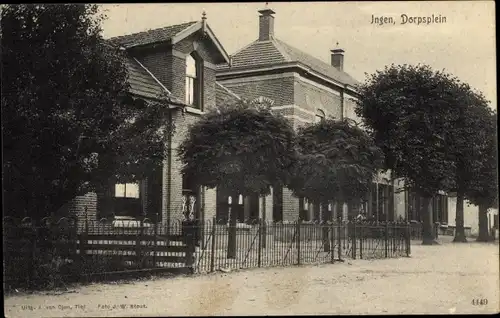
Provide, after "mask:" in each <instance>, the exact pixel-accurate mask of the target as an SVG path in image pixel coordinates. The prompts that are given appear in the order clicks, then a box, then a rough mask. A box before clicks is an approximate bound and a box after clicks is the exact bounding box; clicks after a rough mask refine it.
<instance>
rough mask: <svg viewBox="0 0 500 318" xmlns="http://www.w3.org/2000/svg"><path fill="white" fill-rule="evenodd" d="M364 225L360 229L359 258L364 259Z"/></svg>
mask: <svg viewBox="0 0 500 318" xmlns="http://www.w3.org/2000/svg"><path fill="white" fill-rule="evenodd" d="M363 232H364V231H363V224H361V226H360V227H359V258H360V259H363V238H364V236H363V234H364V233H363Z"/></svg>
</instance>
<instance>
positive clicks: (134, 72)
mask: <svg viewBox="0 0 500 318" xmlns="http://www.w3.org/2000/svg"><path fill="white" fill-rule="evenodd" d="M259 13H260V16H259V30H258V38H257V40H255V41H254V42H252V43H250V44H249V45H247V46H245V47H244V48H242V49H241V50H239V51H238V52H236V53H235V54H233V55H232V56H231V57H230V56H228V54H227V53H226V52H225V50H224V48H223V46H222V45H221V43H220V42H219V41H218V39H217V37H216V36H215V34H214V33H213V32H212V30H211V28H210V27H209V25H208V23H207V21H206V18H205V16H204V15H203V17H202V19H201V20H200V21H193V22H188V23H183V24H179V25H173V26H168V27H164V28H160V29H155V30H150V31H146V32H141V33H136V34H130V35H125V36H120V37H116V38H112V39H110V40H109V41H110V43H112V44H114V45H117V46H120V47H121V48H122V49H123V50H125V51H126V53H127V56H128V61H127V67H128V70H129V82H130V94H131V95H132V96H134V97H135V98H141V99H146V100H151V99H155V98H158V96H160V95H161V94H167V95H169V96H170V100H171V102H170V103H169V105H166V107H169V108H170V109H171V114H172V116H171V120H172V122H173V123H174V125H175V127H176V130H175V133H174V135H173V136H172V138H171V140H170V142H169V144H168V145H167V150H168V152H169V155H168V157H167V160H166V161H165V162H164V167H163V172H162V173H161V174H156V175H151V176H150V177H148V178H147V180H143V181H142V182H140V183H139V184H134V183H127V184H110V186H109V189H108V191H107V192H106V193H100V194H94V193H89V194H87V195H86V196H82V197H77V198H75V200H73V202H70V203H69V204H68V205H67V206H66V207H65V209H67V210H71V212H73V213H76V214H77V215H81V216H85V217H86V218H88V219H96V218H97V219H99V218H101V217H105V216H109V215H115V216H135V217H143V216H147V217H148V218H150V219H154V220H158V221H162V222H165V223H168V222H169V221H170V220H179V219H182V218H183V213H184V211H186V210H191V211H193V213H194V214H196V217H198V218H201V219H211V218H212V217H214V216H217V218H218V219H223V220H224V219H225V218H227V214H228V211H227V210H228V204H227V202H228V197H229V196H231V197H232V201H233V205H234V206H235V207H236V208H237V209H236V208H234V209H233V210H234V211H237V213H238V218H239V219H249V218H253V219H256V218H259V217H260V218H265V219H267V220H275V221H281V220H283V221H293V220H296V219H297V218H298V217H299V216H300V217H301V218H302V219H306V220H318V219H321V218H325V217H327V218H329V217H331V216H333V215H334V214H336V215H337V216H340V215H342V216H343V217H344V218H345V217H347V216H348V215H351V216H352V215H355V214H356V213H357V208H358V207H355V206H349V205H348V204H343V205H342V206H338V207H336V206H335V204H333V205H332V204H330V205H328V206H327V205H325V206H323V207H320V206H313V205H311V204H308V202H307V200H305V199H303V198H296V197H294V196H292V194H291V191H290V190H288V189H286V188H282V189H273V191H272V194H271V195H269V196H268V197H266V198H259V197H257V196H250V197H245V198H243V197H241V196H239V195H238V194H237V193H231V191H228V190H223V189H217V190H215V189H204V188H201V189H200V188H196V187H194V186H193V182H191V181H190V180H186V179H185V178H183V176H182V175H181V162H180V160H179V157H178V155H177V147H178V146H179V144H180V142H181V141H182V139H183V138H184V136H185V133H186V131H187V129H188V128H189V125H190V124H191V123H194V122H195V121H196V120H197V119H198V118H200V116H203V114H204V113H205V112H206V111H208V110H210V109H213V108H214V107H216V105H222V104H226V103H228V102H229V103H232V102H234V101H236V100H238V99H246V100H262V99H265V100H267V101H269V102H271V104H272V109H273V110H274V111H276V112H277V113H280V114H282V115H284V116H285V117H287V118H288V119H289V120H290V121H291V122H292V124H293V126H294V127H299V126H300V125H304V124H307V123H313V122H315V121H318V120H321V119H322V118H325V117H330V116H333V117H335V118H339V119H340V118H351V119H353V120H355V121H359V118H357V117H356V115H355V114H354V105H355V103H354V101H355V98H356V95H357V92H356V88H355V87H356V85H357V84H358V82H357V81H356V80H355V79H354V78H353V77H351V76H350V75H349V74H347V73H346V72H345V71H344V51H343V50H342V49H340V48H334V49H332V50H331V52H330V53H329V55H330V63H327V62H324V61H322V60H321V59H319V58H316V57H314V56H311V55H309V54H307V53H305V52H302V51H301V50H299V49H297V48H294V47H292V46H290V45H288V44H287V43H285V42H283V41H281V40H279V39H277V38H276V37H275V36H274V19H275V18H274V14H275V12H274V11H272V10H271V9H265V10H260V11H259ZM397 184H399V183H397ZM391 191H393V190H392V187H391V186H390V183H389V182H388V178H387V175H380V176H379V178H378V180H376V182H374V185H373V191H372V192H373V195H372V196H369V197H368V198H367V200H366V203H365V209H366V210H367V211H368V213H369V214H370V215H372V214H377V217H378V218H379V219H381V220H384V219H385V218H386V217H387V218H388V219H393V218H395V217H396V216H398V215H399V216H404V215H405V212H404V207H405V204H404V194H401V193H399V194H395V195H394V197H393V198H392V197H391V195H390V193H391ZM190 202H197V203H196V204H195V205H193V206H192V205H191V204H190ZM189 207H191V208H189ZM377 207H378V208H377ZM393 207H394V210H395V211H396V213H395V214H393V213H390V212H389V211H393ZM85 211H87V212H86V213H85ZM376 211H379V212H376Z"/></svg>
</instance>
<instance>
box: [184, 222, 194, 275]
mask: <svg viewBox="0 0 500 318" xmlns="http://www.w3.org/2000/svg"><path fill="white" fill-rule="evenodd" d="M195 224H196V223H195V222H189V223H188V224H186V227H185V228H186V234H185V239H186V267H187V268H188V269H189V270H190V271H191V273H193V272H194V255H195V252H196V242H195V240H196V236H195V231H197V229H196V228H195Z"/></svg>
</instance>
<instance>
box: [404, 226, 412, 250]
mask: <svg viewBox="0 0 500 318" xmlns="http://www.w3.org/2000/svg"><path fill="white" fill-rule="evenodd" d="M410 230H411V226H410V223H409V222H407V223H406V235H405V238H406V240H405V241H406V256H408V257H409V256H410V246H411V234H410Z"/></svg>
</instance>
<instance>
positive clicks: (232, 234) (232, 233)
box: [227, 197, 236, 259]
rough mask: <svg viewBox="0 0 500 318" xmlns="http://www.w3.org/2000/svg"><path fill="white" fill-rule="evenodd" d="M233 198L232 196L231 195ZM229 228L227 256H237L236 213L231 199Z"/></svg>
mask: <svg viewBox="0 0 500 318" xmlns="http://www.w3.org/2000/svg"><path fill="white" fill-rule="evenodd" d="M229 198H231V197H229ZM228 202H229V213H228V215H229V228H228V238H227V239H228V241H227V258H230V259H231V258H236V215H235V214H236V213H234V212H233V211H232V206H231V205H232V201H231V200H230V199H229V200H228Z"/></svg>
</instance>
